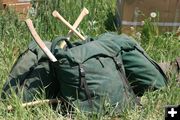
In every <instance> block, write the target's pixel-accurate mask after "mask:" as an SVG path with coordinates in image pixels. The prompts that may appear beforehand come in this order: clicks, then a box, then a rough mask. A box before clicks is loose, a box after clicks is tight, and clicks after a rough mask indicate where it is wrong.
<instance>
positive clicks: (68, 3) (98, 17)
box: [0, 0, 180, 120]
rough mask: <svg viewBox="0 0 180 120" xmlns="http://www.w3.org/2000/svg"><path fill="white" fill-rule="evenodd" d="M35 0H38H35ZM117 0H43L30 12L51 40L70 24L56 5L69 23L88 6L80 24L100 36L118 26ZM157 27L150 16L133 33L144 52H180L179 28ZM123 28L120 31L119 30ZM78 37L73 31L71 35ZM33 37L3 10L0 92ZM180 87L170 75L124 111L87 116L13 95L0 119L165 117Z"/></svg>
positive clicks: (166, 56) (160, 57)
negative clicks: (60, 18) (24, 101)
mask: <svg viewBox="0 0 180 120" xmlns="http://www.w3.org/2000/svg"><path fill="white" fill-rule="evenodd" d="M34 3H35V2H34ZM115 3H116V1H115V0H114V1H110V0H53V1H52V0H41V1H40V3H39V5H38V7H37V8H35V11H36V14H30V16H29V17H30V18H31V19H32V20H33V23H34V25H35V27H36V30H37V32H38V33H39V35H40V36H41V38H42V39H43V40H49V41H51V40H53V39H54V38H55V37H57V36H66V35H67V32H68V28H67V27H66V26H65V25H64V24H62V23H61V22H59V21H57V20H56V19H55V18H53V16H52V15H51V14H52V11H53V10H55V9H56V10H57V11H59V12H60V13H61V14H62V16H64V18H65V19H66V20H68V21H69V22H70V23H71V24H73V23H74V21H75V20H76V18H77V17H78V15H79V13H80V11H81V9H82V8H83V7H86V8H87V9H88V10H89V11H90V14H89V15H88V16H87V17H86V18H84V20H83V21H82V23H81V24H80V27H79V28H78V29H79V30H80V31H81V33H82V34H83V35H85V36H97V35H99V34H101V33H104V32H107V31H112V30H116V28H115V27H114V24H115V23H114V15H115ZM158 31H159V30H158V27H157V26H155V25H154V24H152V21H151V20H150V19H147V20H145V24H144V26H143V27H141V28H140V29H139V30H137V33H138V34H134V35H133V37H134V38H135V39H136V40H137V41H138V42H139V43H140V44H141V45H142V46H143V48H144V49H145V50H146V52H147V53H148V54H149V55H150V56H151V57H152V58H153V59H155V60H156V61H158V62H160V61H169V60H173V59H174V58H175V57H176V56H180V52H179V51H180V40H179V39H178V38H177V37H176V35H175V33H173V32H170V33H160V32H158ZM115 32H119V31H115ZM75 39H77V37H75V36H74V37H72V40H75ZM31 40H32V37H31V35H30V32H29V31H28V29H27V27H26V25H25V23H24V22H23V21H21V20H19V19H18V15H16V14H14V12H12V11H3V10H1V11H0V78H1V79H0V82H1V84H0V92H1V88H2V86H3V83H4V82H5V80H6V79H7V77H8V73H9V71H10V69H11V67H12V65H13V64H14V62H15V61H16V59H17V57H18V56H19V54H20V53H21V52H22V51H24V50H25V49H26V48H27V45H28V43H29V42H30V41H31ZM179 92H180V88H179V86H178V84H177V83H176V82H175V79H174V78H173V77H172V78H171V79H170V83H169V85H168V87H166V88H163V89H162V90H158V91H155V92H147V93H145V95H144V96H143V98H142V104H143V106H136V107H134V108H131V109H126V111H125V112H124V113H123V114H114V113H111V112H110V113H111V114H107V115H102V114H99V115H97V116H91V117H88V116H86V115H85V114H83V113H80V112H76V113H75V114H74V115H65V116H63V115H62V114H61V112H60V111H58V109H57V110H52V109H51V107H49V106H48V105H47V104H44V105H39V106H35V107H32V108H22V107H21V106H20V105H21V101H20V100H19V99H18V98H17V97H16V96H13V97H12V99H11V100H10V101H8V102H6V103H4V102H2V101H0V106H1V107H0V119H8V120H9V119H18V120H21V119H26V120H28V119H29V120H31V119H42V120H44V119H69V118H74V119H84V120H85V119H114V120H116V119H125V120H126V119H127V120H129V119H148V120H149V119H150V120H151V119H152V120H154V119H157V120H159V119H163V117H164V106H165V105H167V104H173V105H174V104H179V103H180V99H179V98H180V94H179ZM9 104H11V105H13V107H14V108H15V110H14V111H12V112H8V111H7V105H9Z"/></svg>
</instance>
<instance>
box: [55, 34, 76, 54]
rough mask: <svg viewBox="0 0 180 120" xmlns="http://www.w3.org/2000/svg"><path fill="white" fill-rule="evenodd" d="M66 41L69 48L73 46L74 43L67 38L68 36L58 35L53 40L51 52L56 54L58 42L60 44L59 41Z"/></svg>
mask: <svg viewBox="0 0 180 120" xmlns="http://www.w3.org/2000/svg"><path fill="white" fill-rule="evenodd" d="M62 41H65V42H66V44H67V47H68V48H72V47H73V45H72V44H71V42H70V41H69V40H68V39H67V37H57V38H55V39H54V40H53V41H52V45H51V52H52V53H53V54H54V52H55V47H56V45H57V44H59V42H62Z"/></svg>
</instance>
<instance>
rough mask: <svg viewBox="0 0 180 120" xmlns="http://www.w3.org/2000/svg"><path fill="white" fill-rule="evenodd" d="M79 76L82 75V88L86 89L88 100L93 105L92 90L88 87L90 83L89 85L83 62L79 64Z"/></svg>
mask: <svg viewBox="0 0 180 120" xmlns="http://www.w3.org/2000/svg"><path fill="white" fill-rule="evenodd" d="M79 73H80V75H79V77H80V88H81V89H82V90H83V89H84V90H85V94H86V96H87V98H88V102H89V104H90V106H91V107H92V98H91V95H90V90H89V89H88V85H87V82H86V79H85V70H84V68H83V65H82V64H79Z"/></svg>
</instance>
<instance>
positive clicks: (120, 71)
mask: <svg viewBox="0 0 180 120" xmlns="http://www.w3.org/2000/svg"><path fill="white" fill-rule="evenodd" d="M112 59H113V61H114V63H115V64H116V68H117V70H118V71H119V76H120V77H121V78H122V81H123V84H124V86H125V94H126V96H127V97H128V92H127V91H126V89H128V91H129V92H130V93H133V97H134V98H136V96H135V94H134V91H133V89H132V87H131V85H130V84H129V81H128V80H127V78H126V75H125V72H124V71H123V68H122V66H123V64H122V62H121V61H120V60H119V59H118V58H117V57H113V58H112ZM126 87H127V88H126ZM135 100H136V103H137V104H138V105H141V104H140V101H139V100H138V99H137V98H136V99H135Z"/></svg>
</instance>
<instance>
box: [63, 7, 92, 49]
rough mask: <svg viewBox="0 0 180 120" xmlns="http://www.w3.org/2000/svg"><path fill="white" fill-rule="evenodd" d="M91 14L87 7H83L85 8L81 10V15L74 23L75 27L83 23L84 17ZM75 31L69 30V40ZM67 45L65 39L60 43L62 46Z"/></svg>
mask: <svg viewBox="0 0 180 120" xmlns="http://www.w3.org/2000/svg"><path fill="white" fill-rule="evenodd" d="M88 14H89V11H88V10H87V9H86V8H83V10H82V11H81V13H80V15H79V16H78V18H77V19H76V21H75V23H74V24H73V28H74V29H76V28H77V27H78V26H79V24H80V23H81V21H82V20H83V18H84V17H85V16H86V15H88ZM72 34H73V31H72V30H69V32H68V34H67V39H68V40H69V39H70V37H71V36H72ZM65 45H66V42H65V41H63V42H61V44H60V48H64V46H65Z"/></svg>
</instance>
